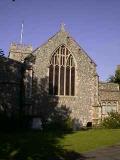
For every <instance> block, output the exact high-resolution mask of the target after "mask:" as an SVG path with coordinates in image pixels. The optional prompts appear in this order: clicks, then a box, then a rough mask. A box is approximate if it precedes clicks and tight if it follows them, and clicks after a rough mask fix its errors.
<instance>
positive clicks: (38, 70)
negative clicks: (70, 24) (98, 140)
mask: <svg viewBox="0 0 120 160" xmlns="http://www.w3.org/2000/svg"><path fill="white" fill-rule="evenodd" d="M62 44H64V45H65V46H66V47H67V48H68V50H69V51H70V52H71V54H72V55H73V57H74V61H75V66H76V73H75V74H76V77H75V96H56V97H57V101H58V102H57V106H61V105H66V106H67V107H69V109H70V110H71V111H72V113H71V117H72V118H75V119H78V120H79V122H82V123H83V124H84V125H86V124H87V122H92V121H93V119H92V118H93V106H94V105H97V104H98V76H97V73H96V64H95V63H94V62H93V61H92V60H91V58H90V57H89V56H88V55H87V54H86V53H85V51H84V50H83V49H82V48H81V47H80V46H79V45H78V44H77V43H76V42H75V41H74V40H73V38H71V37H70V35H69V34H68V33H67V32H65V31H60V32H58V33H57V34H56V35H54V36H53V37H52V38H50V39H49V40H48V41H47V42H46V43H45V44H44V45H42V46H40V47H39V48H38V49H36V50H35V51H34V52H33V54H34V55H35V56H36V61H35V64H34V66H33V71H34V76H35V77H36V79H37V84H38V85H41V84H40V83H41V80H44V79H46V83H45V85H46V86H45V90H46V92H47V94H48V76H49V63H50V59H51V56H52V54H53V52H54V51H55V50H56V48H58V47H59V46H60V45H62ZM40 92H42V91H40ZM33 97H36V96H35V93H34V91H33ZM40 99H41V97H40V96H39V97H38V101H39V100H40ZM34 106H35V105H34ZM38 106H39V103H37V106H36V107H38ZM39 109H40V106H39Z"/></svg>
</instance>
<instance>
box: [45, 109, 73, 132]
mask: <svg viewBox="0 0 120 160" xmlns="http://www.w3.org/2000/svg"><path fill="white" fill-rule="evenodd" d="M47 127H49V128H51V129H57V130H64V131H69V130H72V120H71V117H70V111H69V109H68V108H67V107H66V106H61V107H56V108H55V110H54V112H53V113H52V114H51V116H50V117H49V122H48V125H47Z"/></svg>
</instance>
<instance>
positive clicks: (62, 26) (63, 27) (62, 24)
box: [60, 23, 65, 32]
mask: <svg viewBox="0 0 120 160" xmlns="http://www.w3.org/2000/svg"><path fill="white" fill-rule="evenodd" d="M60 30H61V31H62V32H64V31H65V24H64V23H61V26H60Z"/></svg>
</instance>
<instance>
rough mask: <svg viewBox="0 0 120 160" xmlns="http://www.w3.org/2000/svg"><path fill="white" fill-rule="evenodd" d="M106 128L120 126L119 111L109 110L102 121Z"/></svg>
mask: <svg viewBox="0 0 120 160" xmlns="http://www.w3.org/2000/svg"><path fill="white" fill-rule="evenodd" d="M101 125H102V126H103V127H104V128H113V129H114V128H120V114H119V113H118V112H109V113H108V117H105V118H104V119H103V121H102V123H101Z"/></svg>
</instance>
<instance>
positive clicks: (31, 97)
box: [0, 26, 120, 125]
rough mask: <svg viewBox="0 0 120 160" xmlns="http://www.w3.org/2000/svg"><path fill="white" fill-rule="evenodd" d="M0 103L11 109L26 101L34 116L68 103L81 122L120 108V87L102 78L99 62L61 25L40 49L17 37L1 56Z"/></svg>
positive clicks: (26, 108)
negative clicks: (16, 41)
mask: <svg viewBox="0 0 120 160" xmlns="http://www.w3.org/2000/svg"><path fill="white" fill-rule="evenodd" d="M118 67H119V66H118ZM0 105H1V107H0V109H1V110H5V109H6V110H8V112H9V113H10V114H12V113H15V112H16V111H17V110H19V109H20V108H21V107H22V109H23V110H22V111H24V112H25V114H27V115H30V116H31V117H32V118H33V119H35V118H36V117H37V118H39V117H41V116H42V114H46V116H49V115H48V114H47V113H49V112H48V111H49V110H51V109H52V107H61V106H66V107H67V108H69V110H70V111H71V114H70V115H71V118H72V119H76V120H77V121H78V122H79V124H80V125H86V124H87V123H88V122H91V123H92V124H96V123H99V122H100V121H101V120H102V119H103V118H104V117H105V116H107V114H108V112H110V111H112V110H113V111H120V89H119V85H118V84H115V83H105V82H100V81H99V76H98V74H97V71H96V64H95V62H94V61H93V60H92V59H91V58H90V57H89V55H88V54H87V53H86V52H85V51H84V50H83V48H82V47H81V46H80V45H79V44H78V43H77V42H76V41H75V40H74V39H73V38H72V37H71V36H70V34H69V33H68V32H67V31H66V30H65V29H64V26H61V28H60V31H59V32H57V33H56V34H55V35H54V36H52V37H51V38H50V39H48V41H47V42H45V43H44V44H43V45H41V46H40V47H38V48H36V49H35V50H32V46H28V45H23V44H16V43H12V44H11V46H10V51H9V57H8V58H5V57H1V58H0ZM3 106H4V107H3ZM11 108H12V109H11ZM43 110H44V111H46V113H45V112H44V111H43Z"/></svg>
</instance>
